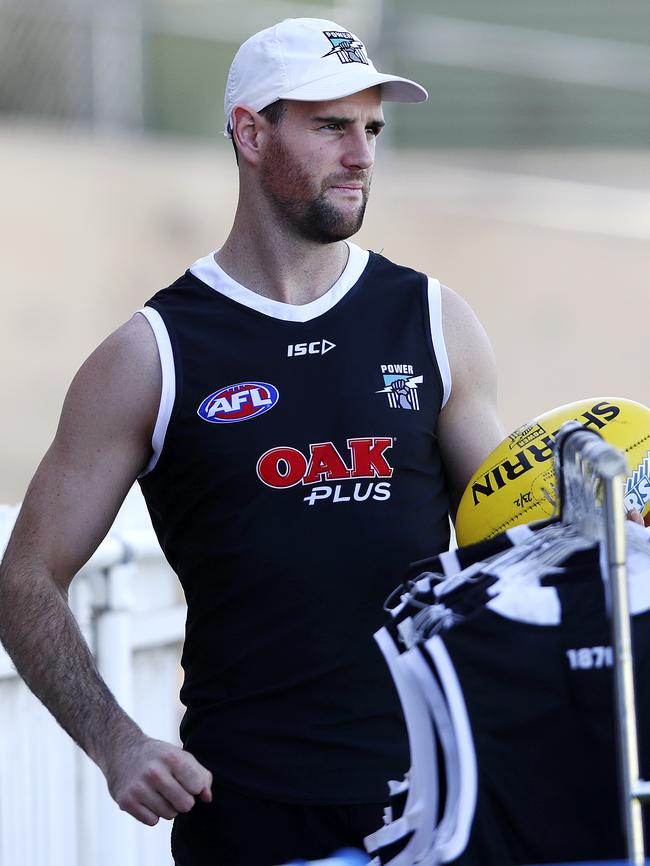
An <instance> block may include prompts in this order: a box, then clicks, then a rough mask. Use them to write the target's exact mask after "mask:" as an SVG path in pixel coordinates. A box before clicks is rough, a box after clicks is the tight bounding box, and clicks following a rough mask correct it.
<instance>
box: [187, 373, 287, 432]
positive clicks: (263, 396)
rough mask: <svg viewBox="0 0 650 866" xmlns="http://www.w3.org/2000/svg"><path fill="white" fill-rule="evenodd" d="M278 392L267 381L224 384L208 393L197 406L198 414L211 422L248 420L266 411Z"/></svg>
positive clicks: (276, 400)
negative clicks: (222, 386) (223, 386)
mask: <svg viewBox="0 0 650 866" xmlns="http://www.w3.org/2000/svg"><path fill="white" fill-rule="evenodd" d="M279 398H280V394H279V393H278V389H277V388H276V387H275V386H274V385H269V384H268V382H239V383H238V384H237V385H226V387H225V388H221V389H220V390H219V391H215V392H214V394H210V396H209V397H206V398H205V400H204V401H203V402H202V403H201V405H200V406H199V408H198V410H197V412H198V415H199V416H200V417H201V418H203V420H204V421H209V422H210V423H211V424H231V423H233V422H235V421H248V420H249V419H250V418H256V417H257V416H258V415H262V414H263V413H264V412H268V411H269V409H272V408H273V407H274V406H275V404H276V403H277V402H278V399H279Z"/></svg>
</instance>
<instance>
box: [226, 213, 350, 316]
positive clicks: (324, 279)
mask: <svg viewBox="0 0 650 866" xmlns="http://www.w3.org/2000/svg"><path fill="white" fill-rule="evenodd" d="M348 255H349V249H348V246H347V244H346V243H345V242H343V241H338V242H335V243H331V244H317V243H314V242H311V241H307V240H303V239H301V238H296V237H294V236H291V235H289V233H288V232H283V231H281V230H279V229H278V227H277V226H275V227H274V230H271V231H269V228H268V224H267V225H266V226H264V225H263V223H262V222H261V221H259V220H253V221H252V222H250V221H246V220H244V219H243V218H242V217H241V214H239V213H238V214H237V215H236V217H235V222H234V225H233V227H232V230H231V232H230V234H229V236H228V238H227V240H226V241H225V243H224V245H223V246H222V247H221V249H220V250H219V252H218V253H217V254H216V256H215V258H216V260H217V263H218V264H219V266H220V267H221V268H222V269H223V270H224V271H225V272H226V273H227V274H228V276H229V277H232V279H233V280H236V281H237V282H238V283H240V284H241V285H243V286H246V288H248V289H251V290H252V291H254V292H257V293H258V294H260V295H263V296H264V297H266V298H272V299H273V300H276V301H282V302H283V303H285V304H308V303H310V301H315V300H316V299H317V298H320V297H321V296H322V295H324V294H325V293H326V292H327V291H329V289H330V288H331V287H332V286H333V285H334V283H335V282H336V281H337V280H338V278H339V277H340V276H341V274H342V273H343V271H344V269H345V266H346V264H347V261H348Z"/></svg>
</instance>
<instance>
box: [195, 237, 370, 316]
mask: <svg viewBox="0 0 650 866" xmlns="http://www.w3.org/2000/svg"><path fill="white" fill-rule="evenodd" d="M346 244H347V246H348V250H349V255H348V261H347V264H346V266H345V268H344V269H343V273H342V274H341V276H340V277H339V278H338V280H337V281H336V282H335V283H334V285H333V286H332V288H331V289H329V290H328V291H327V292H325V294H324V295H321V297H320V298H316V300H315V301H310V302H309V303H308V304H285V303H283V302H282V301H276V300H274V299H273V298H265V297H264V296H263V295H260V294H258V293H257V292H254V291H252V290H251V289H247V288H246V286H242V285H241V283H238V282H236V280H233V278H232V277H229V276H228V274H227V273H226V272H225V271H224V270H223V269H222V268H220V267H219V265H218V264H217V262H216V260H215V258H214V256H215V252H217V251H215V252H212V253H210V254H209V255H207V256H204V257H203V258H201V259H198V260H197V261H196V262H194V264H193V265H191V266H190V272H191V273H192V274H194V276H195V277H197V278H198V279H199V280H201V282H203V283H206V285H208V286H210V288H212V289H214V290H215V291H217V292H220V293H221V294H222V295H225V296H226V297H227V298H230V299H231V300H232V301H236V302H237V303H239V304H243V306H245V307H249V308H250V309H251V310H257V312H258V313H264V315H266V316H271V317H272V318H274V319H282V320H283V321H285V322H309V321H311V320H312V319H315V318H317V317H318V316H322V315H323V313H326V312H327V311H328V310H331V309H332V307H335V306H336V304H338V302H339V301H340V300H341V299H342V298H343V297H345V295H346V294H347V293H348V292H349V291H350V289H351V288H352V287H353V286H354V284H355V283H356V282H357V281H358V279H359V277H360V276H361V274H362V273H363V271H364V270H365V267H366V265H367V264H368V258H369V257H370V253H368V251H367V250H362V249H361V247H358V246H357V245H356V244H352V243H350V242H349V241H346Z"/></svg>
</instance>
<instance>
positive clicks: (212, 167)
mask: <svg viewBox="0 0 650 866" xmlns="http://www.w3.org/2000/svg"><path fill="white" fill-rule="evenodd" d="M297 15H313V16H319V17H328V18H333V19H334V20H335V21H338V22H339V23H340V24H342V25H344V26H346V27H349V28H350V29H352V30H355V31H357V32H358V34H359V35H360V36H361V37H362V38H363V39H364V40H365V41H366V43H367V45H368V48H369V50H370V53H371V55H372V56H373V57H374V59H375V61H376V63H377V65H378V66H379V67H380V68H382V67H386V68H387V69H390V71H396V72H398V73H400V74H403V75H406V76H408V77H413V78H415V79H416V80H419V81H421V82H422V83H423V84H424V85H425V86H426V87H427V88H428V89H429V91H430V94H431V95H430V99H429V102H428V103H426V104H425V105H419V106H394V105H388V106H387V107H386V115H387V119H388V122H389V125H388V128H387V131H386V133H385V135H384V136H382V141H381V143H380V151H381V153H380V156H379V159H378V165H377V170H376V174H375V181H374V184H373V193H372V196H371V202H370V206H369V209H368V212H367V218H366V223H365V226H364V228H363V230H362V232H361V233H360V235H359V236H358V238H356V240H357V242H359V243H360V244H362V245H365V246H368V247H370V248H372V249H375V250H377V251H383V252H384V253H385V254H386V255H388V256H389V257H391V258H393V259H394V260H396V261H398V262H404V263H406V264H409V265H411V266H413V267H417V268H419V269H422V270H424V271H427V272H428V273H430V274H432V275H435V276H437V277H439V278H440V279H441V280H443V281H444V282H446V283H447V284H448V285H451V286H452V287H454V288H456V289H457V290H458V291H460V292H461V293H462V294H463V295H464V296H465V297H466V298H467V299H468V300H469V301H470V303H471V304H472V306H473V307H474V309H475V310H476V312H477V313H478V315H479V317H480V318H481V320H482V321H483V323H484V325H485V327H486V330H487V331H488V333H489V335H490V337H491V339H492V342H493V344H494V346H495V349H496V353H497V360H498V366H499V372H500V383H501V386H500V403H501V410H502V414H503V417H504V420H505V423H506V426H507V427H508V428H512V427H514V426H515V425H516V424H518V423H521V422H524V421H526V420H527V419H528V418H530V417H532V416H533V415H535V414H538V413H540V412H543V411H545V410H547V409H549V408H551V407H554V406H557V405H560V404H561V403H564V402H568V401H571V400H576V399H581V398H583V397H587V396H594V395H603V396H609V395H615V396H627V397H630V398H632V399H636V400H639V401H641V402H644V403H647V404H650V393H649V391H650V386H649V385H648V376H647V373H646V371H645V369H644V368H645V366H646V365H645V351H644V350H645V344H646V342H647V333H648V325H647V322H648V320H649V319H650V301H649V299H648V290H647V282H648V276H647V275H648V274H649V273H650V149H649V148H648V142H649V141H650V6H648V4H647V2H645V0H618V2H617V3H616V4H612V3H610V2H608V0H572V2H571V3H570V4H567V3H565V2H560V0H547V2H545V3H543V4H540V3H536V2H532V0H530V2H529V0H383V2H382V0H357V2H339V3H326V2H321V3H315V2H314V3H312V2H302V3H296V2H288V0H287V2H272V0H267V2H264V0H255V2H240V3H238V4H232V3H225V2H220V0H111V2H110V3H108V2H106V0H0V178H1V185H0V190H1V196H0V248H1V250H2V254H1V256H0V293H1V297H2V306H1V308H0V395H1V400H2V402H1V405H2V424H1V425H0V502H12V501H17V500H19V499H20V498H22V496H23V494H24V490H25V487H26V484H27V482H28V479H29V477H30V476H31V474H32V472H33V470H34V468H35V466H36V464H37V462H38V460H39V459H40V456H41V455H42V453H43V452H44V450H45V449H46V447H47V445H48V443H49V441H50V440H51V438H52V435H53V433H54V430H55V427H56V423H57V418H58V413H59V408H60V405H61V401H62V399H63V396H64V394H65V391H66V388H67V385H68V383H69V381H70V378H71V377H72V375H73V374H74V372H75V370H76V369H77V368H78V366H79V365H80V363H81V362H82V361H83V359H84V357H85V356H86V355H87V354H88V353H89V352H90V351H91V350H92V348H93V347H94V346H95V345H96V344H97V343H98V342H99V341H100V340H101V339H102V338H103V337H104V336H105V335H106V334H107V333H108V332H109V331H111V330H112V329H114V328H115V327H117V326H118V325H119V324H120V323H121V322H122V321H124V320H125V319H126V318H127V317H128V316H130V315H131V313H132V312H133V311H134V310H135V309H137V308H138V307H140V306H141V305H142V303H143V302H144V300H146V299H147V298H148V297H149V296H150V295H151V294H153V292H154V291H155V290H156V289H158V288H159V287H161V286H163V285H166V284H168V283H169V282H171V281H172V280H173V279H174V278H175V277H176V276H177V275H178V274H179V273H181V272H182V271H183V270H184V269H185V268H186V267H187V266H188V265H189V264H190V263H191V262H192V261H193V260H194V259H196V258H198V257H199V256H201V255H203V254H205V253H206V252H207V251H208V250H210V249H214V248H215V247H217V246H218V245H219V244H220V242H221V241H222V240H223V238H224V236H225V234H226V233H227V231H228V229H229V227H230V219H231V216H232V213H233V209H234V205H235V201H236V189H237V187H236V171H235V165H234V159H233V157H232V151H231V146H230V143H229V142H228V141H226V140H225V139H224V138H223V137H222V136H221V135H220V132H221V131H222V130H223V117H222V107H221V106H222V99H223V86H224V82H225V77H226V73H227V68H228V65H229V63H230V60H231V58H232V55H233V53H234V51H235V49H236V47H237V45H238V44H239V43H240V42H241V41H242V40H243V39H245V38H246V37H247V36H248V35H250V34H251V33H253V32H255V31H256V30H258V29H260V28H261V27H264V26H268V25H270V24H272V23H274V22H276V21H278V20H280V19H282V18H284V17H288V16H297ZM97 399H98V400H101V394H98V395H97Z"/></svg>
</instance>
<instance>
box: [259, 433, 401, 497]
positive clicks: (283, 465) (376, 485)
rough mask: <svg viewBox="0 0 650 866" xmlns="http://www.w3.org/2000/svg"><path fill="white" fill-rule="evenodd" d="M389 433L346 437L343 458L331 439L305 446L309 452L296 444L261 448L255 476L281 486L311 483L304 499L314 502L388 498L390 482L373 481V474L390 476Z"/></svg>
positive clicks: (265, 482) (391, 442)
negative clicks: (387, 434)
mask: <svg viewBox="0 0 650 866" xmlns="http://www.w3.org/2000/svg"><path fill="white" fill-rule="evenodd" d="M393 443H394V440H393V438H392V437H390V436H385V437H381V436H373V437H366V438H359V439H348V440H347V447H348V455H347V462H346V460H344V458H343V457H342V456H341V454H340V453H339V451H338V449H337V448H336V445H334V443H333V442H318V443H317V444H315V445H310V446H309V456H306V455H305V454H303V453H302V451H299V450H298V449H297V448H292V447H290V446H282V445H281V446H278V447H276V448H271V449H270V450H269V451H265V452H264V454H262V456H261V457H260V458H259V460H258V461H257V476H258V478H259V479H260V481H262V482H263V483H264V484H266V485H267V487H273V488H275V489H276V490H282V489H285V488H288V487H294V486H296V485H297V484H302V485H303V486H308V485H313V487H312V490H311V491H310V493H309V495H308V496H306V497H304V501H305V502H307V503H308V504H309V505H315V504H316V502H319V501H321V500H325V499H330V500H331V501H332V502H352V501H354V502H365V501H366V500H367V499H369V498H371V497H372V499H375V500H378V501H382V500H385V499H389V498H390V483H389V482H387V481H379V482H376V481H375V480H374V479H376V478H392V476H393V467H392V466H391V465H390V463H389V462H388V458H387V456H386V452H387V451H388V450H389V449H390V448H392V447H393ZM357 478H365V479H373V480H372V481H370V482H367V483H363V482H359V481H357V482H356V483H355V484H354V485H345V488H344V485H343V484H341V483H338V484H326V483H324V482H332V481H334V482H345V481H350V480H352V479H357Z"/></svg>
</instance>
